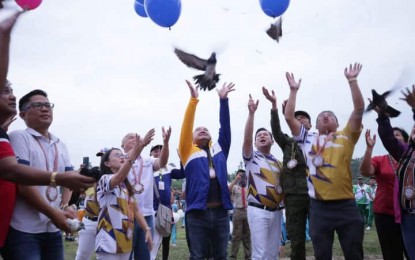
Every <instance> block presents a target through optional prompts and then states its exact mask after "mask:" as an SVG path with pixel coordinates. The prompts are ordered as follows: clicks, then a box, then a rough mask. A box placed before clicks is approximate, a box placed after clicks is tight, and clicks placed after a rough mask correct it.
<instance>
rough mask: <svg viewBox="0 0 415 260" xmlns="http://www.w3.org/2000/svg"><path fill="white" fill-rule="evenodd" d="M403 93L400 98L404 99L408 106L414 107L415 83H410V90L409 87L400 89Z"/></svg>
mask: <svg viewBox="0 0 415 260" xmlns="http://www.w3.org/2000/svg"><path fill="white" fill-rule="evenodd" d="M401 92H402V94H403V98H400V99H401V100H404V101H406V103H408V105H409V106H411V107H412V108H414V109H415V85H412V90H409V88H406V89H405V91H403V90H402V91H401Z"/></svg>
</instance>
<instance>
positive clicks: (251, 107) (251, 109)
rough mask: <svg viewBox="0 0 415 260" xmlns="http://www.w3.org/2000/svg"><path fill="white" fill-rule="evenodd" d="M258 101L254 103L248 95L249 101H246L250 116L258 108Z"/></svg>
mask: <svg viewBox="0 0 415 260" xmlns="http://www.w3.org/2000/svg"><path fill="white" fill-rule="evenodd" d="M258 103H259V100H257V101H256V102H255V101H254V100H253V99H252V96H251V94H249V101H248V110H249V113H250V114H254V113H255V111H256V110H257V108H258Z"/></svg>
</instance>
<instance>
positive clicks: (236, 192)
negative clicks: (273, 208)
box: [229, 169, 251, 259]
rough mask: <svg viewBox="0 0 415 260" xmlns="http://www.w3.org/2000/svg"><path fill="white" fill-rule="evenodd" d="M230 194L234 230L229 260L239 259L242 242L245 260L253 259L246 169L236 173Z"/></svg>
mask: <svg viewBox="0 0 415 260" xmlns="http://www.w3.org/2000/svg"><path fill="white" fill-rule="evenodd" d="M229 192H230V193H231V199H232V201H233V207H234V208H233V217H232V223H233V230H232V240H231V241H232V244H231V255H230V257H229V259H237V258H238V251H239V245H240V244H241V242H242V245H243V247H244V254H245V259H251V233H250V231H249V225H248V215H247V212H246V208H247V205H248V204H247V196H248V186H247V178H246V174H245V170H244V169H239V170H238V171H237V172H236V176H235V179H234V180H233V181H232V182H231V183H230V184H229Z"/></svg>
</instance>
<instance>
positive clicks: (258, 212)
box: [248, 206, 282, 260]
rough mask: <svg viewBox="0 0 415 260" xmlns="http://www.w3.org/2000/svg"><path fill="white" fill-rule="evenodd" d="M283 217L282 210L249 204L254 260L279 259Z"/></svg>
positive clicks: (249, 222)
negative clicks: (269, 209)
mask: <svg viewBox="0 0 415 260" xmlns="http://www.w3.org/2000/svg"><path fill="white" fill-rule="evenodd" d="M281 217H282V211H281V210H278V211H267V210H263V209H260V208H256V207H253V206H248V224H249V229H250V230H251V244H252V260H275V259H278V248H279V245H280V240H281Z"/></svg>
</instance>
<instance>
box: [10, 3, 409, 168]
mask: <svg viewBox="0 0 415 260" xmlns="http://www.w3.org/2000/svg"><path fill="white" fill-rule="evenodd" d="M133 4H134V1H133V0H128V1H125V0H116V1H102V0H71V1H67V0H44V1H43V3H42V5H41V6H40V7H39V8H38V9H36V10H33V11H30V12H28V13H25V14H23V15H22V16H21V18H20V20H19V22H18V24H17V26H16V28H15V30H14V31H13V39H12V47H11V64H10V70H9V76H8V78H9V79H10V80H11V81H12V82H13V87H14V90H15V93H16V96H17V98H20V97H21V96H23V95H24V94H26V93H27V92H29V91H31V90H33V89H36V88H40V89H43V90H45V91H47V92H48V94H49V99H50V101H51V102H53V103H55V109H54V122H53V124H52V126H51V128H50V131H51V132H52V133H54V134H55V135H57V136H58V137H60V138H61V140H63V141H64V142H65V143H66V145H67V147H68V150H69V153H70V155H71V157H72V162H73V164H74V165H75V166H76V167H77V166H79V164H81V163H82V157H83V156H90V157H91V161H92V162H93V164H98V158H96V157H95V154H96V152H97V151H98V150H99V149H100V148H102V147H120V145H121V139H122V137H123V136H124V135H125V134H126V133H129V132H138V133H139V134H144V133H145V132H147V131H148V130H149V129H150V128H155V129H156V138H155V140H154V141H153V142H152V143H151V144H150V146H151V145H154V144H158V143H161V141H162V138H161V127H162V126H166V127H167V126H171V127H172V137H171V141H170V149H171V157H170V160H169V161H171V162H174V163H178V157H177V155H176V152H175V150H176V148H177V146H178V140H179V135H180V127H181V123H182V119H183V114H184V110H185V107H186V106H187V103H188V100H189V97H190V94H189V90H188V88H187V86H186V84H185V82H184V81H185V79H191V77H192V76H194V75H196V74H198V73H199V72H198V71H195V70H192V69H190V68H187V67H186V66H185V65H184V64H182V63H181V62H180V61H179V60H178V58H177V57H176V56H175V55H174V53H173V48H174V47H179V48H182V49H183V50H185V51H188V52H192V53H195V54H197V55H199V56H200V57H206V58H207V57H208V56H209V55H210V53H211V52H212V51H216V52H217V59H218V65H217V71H218V72H219V73H220V74H221V80H220V82H219V86H221V84H222V83H224V82H230V81H232V82H234V83H235V84H236V91H234V92H232V93H230V94H229V99H230V109H231V125H232V146H231V152H230V155H229V160H228V170H229V172H233V171H234V170H235V169H236V168H237V167H238V165H239V162H240V161H241V147H242V138H243V130H244V125H245V121H246V117H247V114H248V109H247V102H248V95H249V93H251V94H252V96H253V98H254V99H259V108H258V110H257V113H256V117H255V128H258V127H262V126H265V127H267V128H270V127H269V120H270V112H269V111H270V108H271V105H270V103H269V102H268V101H267V100H266V99H265V98H264V96H263V95H262V92H261V87H262V86H266V87H268V88H269V89H273V90H275V91H276V94H277V98H278V107H280V104H281V101H282V100H284V99H286V98H287V97H288V93H289V87H288V85H287V82H286V79H285V72H286V71H290V72H293V73H294V74H295V75H296V77H301V78H302V79H303V82H302V86H301V89H300V91H299V94H298V101H297V108H298V109H302V110H306V111H308V112H309V113H310V115H311V117H312V122H313V125H314V123H315V119H316V116H317V114H318V113H319V112H320V111H322V110H333V111H334V112H335V113H336V115H337V116H338V118H339V121H340V127H341V128H342V127H344V126H345V123H346V122H347V119H348V117H349V115H350V113H351V110H352V101H351V97H350V91H349V86H348V83H347V80H346V79H345V77H344V73H343V71H344V68H345V67H346V66H347V65H348V64H350V63H353V62H355V61H357V62H360V63H362V64H363V69H362V71H361V74H360V75H359V77H358V79H359V81H358V82H359V85H360V87H361V89H362V93H363V95H364V97H365V99H367V98H368V97H370V96H371V93H370V90H371V89H372V88H376V89H377V90H379V92H383V91H385V90H387V89H388V88H390V87H391V86H393V85H394V84H396V83H399V84H400V85H402V86H405V87H408V86H410V85H411V84H413V83H415V73H414V72H415V70H414V68H415V61H414V57H415V48H414V42H415V16H414V15H413V14H414V11H415V2H414V1H410V0H395V1H386V0H352V1H340V0H337V1H327V0H312V1H311V0H297V1H296V0H294V1H291V4H290V6H289V7H288V10H287V11H286V13H285V14H284V15H283V36H282V38H281V40H280V43H279V44H278V43H277V42H275V41H273V40H272V39H270V38H269V37H268V36H267V35H266V33H265V30H266V29H267V28H268V27H269V25H270V24H271V23H272V22H273V19H272V18H270V17H268V16H266V15H265V14H264V13H263V12H262V10H261V8H260V5H259V1H258V0H182V12H181V16H180V18H179V21H178V22H177V23H176V25H174V26H173V27H172V28H171V30H169V29H166V28H162V27H159V26H158V25H156V24H155V23H154V22H152V21H151V20H150V19H149V18H142V17H139V16H138V15H136V14H135V12H134V8H133ZM399 97H401V94H400V92H396V93H395V94H394V95H393V96H392V97H390V98H389V99H388V101H389V102H390V104H391V105H393V106H394V107H396V108H397V109H399V110H401V111H402V114H401V116H400V117H399V118H397V119H393V121H392V124H393V125H395V126H399V127H403V128H405V129H406V130H407V131H410V129H411V127H412V125H413V120H412V114H411V112H410V109H409V107H408V106H407V105H406V104H405V103H404V102H402V101H400V100H399ZM366 103H367V102H366ZM366 105H367V104H366ZM218 109H219V102H218V95H217V93H216V91H211V92H202V93H200V102H199V105H198V109H197V114H196V123H195V124H196V125H203V126H207V127H208V128H209V129H210V132H211V134H212V136H213V138H214V139H217V136H218V128H219V123H218V121H219V116H218ZM375 119H376V117H375V114H374V113H370V114H367V115H365V117H364V119H363V124H364V127H365V129H366V128H369V129H371V130H372V131H374V132H375V131H376V129H377V124H376V122H375ZM282 126H283V130H285V131H286V132H288V133H289V131H288V127H287V126H286V124H285V122H284V121H282ZM22 128H25V126H24V123H23V121H22V120H21V119H19V120H17V121H16V122H15V123H14V124H13V125H12V126H11V128H10V129H9V131H12V130H15V129H22ZM365 148H366V145H365V141H364V135H363V134H362V136H361V137H360V139H359V142H358V144H357V146H356V149H355V153H354V157H361V156H363V153H364V150H365ZM149 149H150V147H148V148H147V149H146V150H145V151H144V153H145V155H148V154H149ZM272 152H273V154H275V155H276V156H277V158H279V159H282V154H281V152H280V149H279V147H278V146H277V145H274V147H273V150H272ZM374 153H375V154H383V153H385V150H384V148H383V147H382V144H381V142H380V141H379V142H378V143H377V144H376V148H375V152H374Z"/></svg>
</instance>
